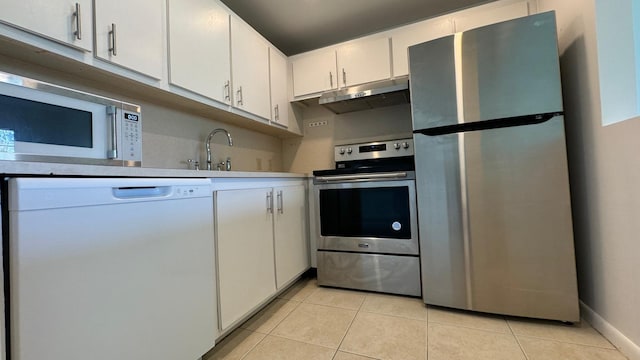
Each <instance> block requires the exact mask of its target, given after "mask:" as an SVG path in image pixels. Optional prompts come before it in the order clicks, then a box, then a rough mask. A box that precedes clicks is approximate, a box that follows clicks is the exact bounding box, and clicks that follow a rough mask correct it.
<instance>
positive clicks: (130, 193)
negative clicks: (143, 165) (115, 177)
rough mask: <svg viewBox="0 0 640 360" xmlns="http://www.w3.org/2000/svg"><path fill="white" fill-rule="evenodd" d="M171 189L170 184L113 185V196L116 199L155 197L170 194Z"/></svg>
mask: <svg viewBox="0 0 640 360" xmlns="http://www.w3.org/2000/svg"><path fill="white" fill-rule="evenodd" d="M171 189H172V187H171V186H126V187H114V188H113V196H114V197H115V198H117V199H133V198H136V199H138V198H156V197H164V196H167V195H169V194H171Z"/></svg>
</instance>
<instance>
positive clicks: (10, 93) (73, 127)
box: [0, 84, 121, 159]
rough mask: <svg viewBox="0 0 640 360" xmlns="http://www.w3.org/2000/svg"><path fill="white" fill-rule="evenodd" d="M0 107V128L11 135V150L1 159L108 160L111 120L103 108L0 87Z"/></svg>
mask: <svg viewBox="0 0 640 360" xmlns="http://www.w3.org/2000/svg"><path fill="white" fill-rule="evenodd" d="M0 107H2V109H3V110H2V111H3V118H2V119H0V128H2V129H3V130H4V131H5V132H8V131H12V137H13V140H14V144H13V147H11V148H10V149H9V147H7V150H9V151H5V152H4V153H2V154H0V156H2V157H4V158H7V157H12V156H13V157H14V158H15V157H17V158H19V157H20V156H21V155H42V154H47V156H52V157H69V158H91V159H105V158H106V156H107V149H108V148H109V139H108V136H107V135H109V134H110V130H109V124H110V122H111V120H110V117H109V116H108V115H107V110H106V109H107V106H105V105H103V104H98V103H95V102H89V101H84V100H81V99H74V98H69V97H64V96H61V95H57V94H51V93H45V92H43V91H37V90H36V91H34V90H33V89H28V88H23V87H18V86H13V85H11V84H0ZM119 116H121V114H119ZM10 151H12V152H13V153H10ZM16 155H17V156H16Z"/></svg>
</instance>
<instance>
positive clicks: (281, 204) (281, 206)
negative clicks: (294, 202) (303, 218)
mask: <svg viewBox="0 0 640 360" xmlns="http://www.w3.org/2000/svg"><path fill="white" fill-rule="evenodd" d="M277 197H278V213H280V214H284V201H283V199H282V190H280V191H278V195H277Z"/></svg>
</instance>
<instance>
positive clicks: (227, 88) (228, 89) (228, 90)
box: [224, 80, 231, 101]
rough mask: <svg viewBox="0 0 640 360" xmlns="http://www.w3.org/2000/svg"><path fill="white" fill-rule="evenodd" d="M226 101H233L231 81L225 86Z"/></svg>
mask: <svg viewBox="0 0 640 360" xmlns="http://www.w3.org/2000/svg"><path fill="white" fill-rule="evenodd" d="M224 99H225V100H226V101H231V85H230V83H229V80H227V82H226V83H225V84H224Z"/></svg>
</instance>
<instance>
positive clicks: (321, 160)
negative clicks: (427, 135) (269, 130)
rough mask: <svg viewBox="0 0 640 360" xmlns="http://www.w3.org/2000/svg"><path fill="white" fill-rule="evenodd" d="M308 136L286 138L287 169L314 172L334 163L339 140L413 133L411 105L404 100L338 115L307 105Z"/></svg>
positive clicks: (304, 111)
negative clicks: (334, 148) (403, 102)
mask: <svg viewBox="0 0 640 360" xmlns="http://www.w3.org/2000/svg"><path fill="white" fill-rule="evenodd" d="M301 116H302V117H303V119H304V120H303V122H302V123H303V126H304V137H303V138H292V139H284V140H283V163H284V168H285V169H286V171H291V172H299V173H310V172H312V171H313V170H320V169H331V168H333V167H334V159H333V147H334V146H335V145H339V144H345V143H354V142H367V141H373V140H379V139H394V138H396V139H398V138H403V137H411V135H412V128H411V107H410V105H409V104H402V105H396V106H390V107H383V108H378V109H372V110H366V111H358V112H351V113H346V114H341V115H336V114H334V113H332V112H330V111H329V110H327V109H325V108H323V107H321V106H320V105H313V106H310V107H308V108H305V109H304V110H303V111H302V113H301Z"/></svg>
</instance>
